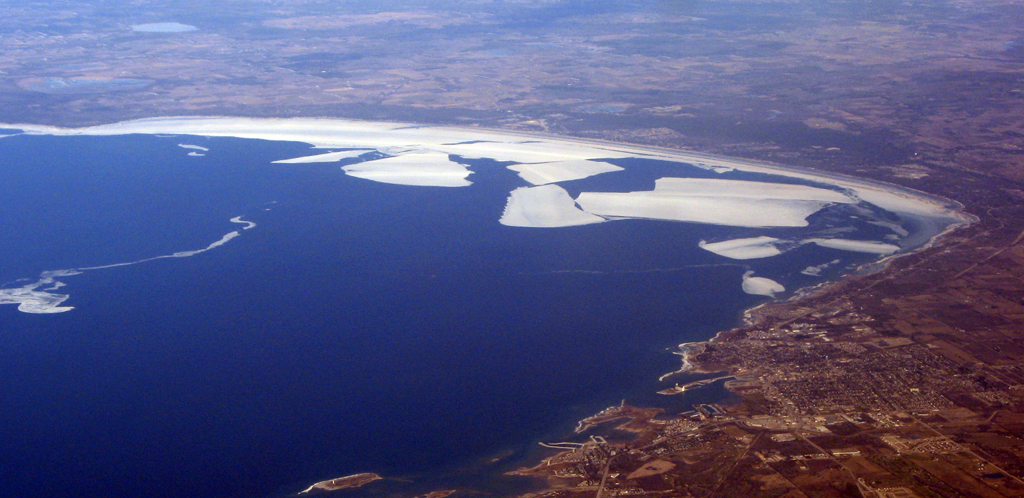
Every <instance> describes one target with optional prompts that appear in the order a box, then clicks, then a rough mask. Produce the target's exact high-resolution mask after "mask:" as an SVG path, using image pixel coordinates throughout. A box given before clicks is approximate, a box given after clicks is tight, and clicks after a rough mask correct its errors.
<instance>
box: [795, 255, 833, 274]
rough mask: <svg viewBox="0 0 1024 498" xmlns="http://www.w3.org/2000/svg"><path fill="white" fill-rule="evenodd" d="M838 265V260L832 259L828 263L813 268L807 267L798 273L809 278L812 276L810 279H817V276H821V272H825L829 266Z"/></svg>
mask: <svg viewBox="0 0 1024 498" xmlns="http://www.w3.org/2000/svg"><path fill="white" fill-rule="evenodd" d="M838 263H839V260H838V259H833V260H832V261H829V262H828V263H822V264H820V265H815V266H808V267H807V268H804V269H803V270H802V271H801V272H800V273H803V274H804V275H809V276H812V277H818V276H821V272H823V271H825V269H826V268H828V267H830V266H832V265H834V264H838Z"/></svg>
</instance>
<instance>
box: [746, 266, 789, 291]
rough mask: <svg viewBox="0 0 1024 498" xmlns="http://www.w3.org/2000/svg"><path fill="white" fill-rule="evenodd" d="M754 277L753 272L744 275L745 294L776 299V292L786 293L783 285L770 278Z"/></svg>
mask: <svg viewBox="0 0 1024 498" xmlns="http://www.w3.org/2000/svg"><path fill="white" fill-rule="evenodd" d="M753 275H754V272H753V271H747V272H746V273H744V274H743V292H746V293H747V294H754V295H758V296H768V297H775V293H776V292H786V288H785V287H783V286H782V284H780V283H778V282H776V281H774V280H772V279H770V278H764V277H755V276H753Z"/></svg>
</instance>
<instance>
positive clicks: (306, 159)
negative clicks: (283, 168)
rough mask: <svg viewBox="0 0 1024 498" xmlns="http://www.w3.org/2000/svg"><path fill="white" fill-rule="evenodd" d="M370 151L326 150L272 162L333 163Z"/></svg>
mask: <svg viewBox="0 0 1024 498" xmlns="http://www.w3.org/2000/svg"><path fill="white" fill-rule="evenodd" d="M368 152H371V151H370V150H367V149H359V150H343V151H339V152H328V153H326V154H317V155H314V156H302V157H294V158H292V159H281V160H279V161H274V164H305V163H333V162H338V161H341V160H342V159H350V158H353V157H359V156H361V155H363V154H366V153H368Z"/></svg>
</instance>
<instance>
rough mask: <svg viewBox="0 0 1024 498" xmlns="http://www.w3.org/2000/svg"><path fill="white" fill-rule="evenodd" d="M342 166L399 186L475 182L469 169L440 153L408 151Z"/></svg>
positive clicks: (366, 177)
mask: <svg viewBox="0 0 1024 498" xmlns="http://www.w3.org/2000/svg"><path fill="white" fill-rule="evenodd" d="M341 169H343V170H345V174H347V175H349V176H354V177H356V178H362V179H364V180H373V181H375V182H381V183H394V184H398V185H414V186H419V187H465V186H468V185H471V184H472V182H470V181H469V180H467V179H466V177H467V176H469V174H470V173H471V171H469V168H467V167H466V166H465V165H463V164H459V163H457V162H454V161H452V160H451V159H449V158H448V154H443V153H440V152H425V153H419V154H417V153H413V154H404V155H401V156H397V157H388V158H385V159H377V160H376V161H367V162H365V163H358V164H352V165H349V166H342V167H341Z"/></svg>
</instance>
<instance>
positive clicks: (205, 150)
mask: <svg viewBox="0 0 1024 498" xmlns="http://www.w3.org/2000/svg"><path fill="white" fill-rule="evenodd" d="M178 147H181V148H182V149H192V150H201V151H203V152H209V151H210V149H207V148H206V147H203V146H200V145H191V144H178Z"/></svg>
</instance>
